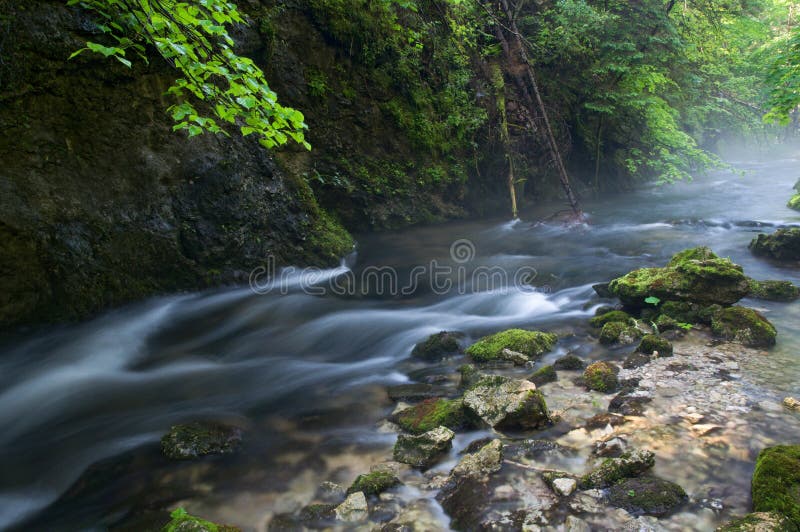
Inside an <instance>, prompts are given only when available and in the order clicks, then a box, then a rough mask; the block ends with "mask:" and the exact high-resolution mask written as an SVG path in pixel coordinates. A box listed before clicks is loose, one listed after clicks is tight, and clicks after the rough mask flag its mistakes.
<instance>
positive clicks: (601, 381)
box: [583, 362, 619, 393]
mask: <svg viewBox="0 0 800 532" xmlns="http://www.w3.org/2000/svg"><path fill="white" fill-rule="evenodd" d="M583 382H584V384H585V385H586V387H587V388H588V389H590V390H595V391H598V392H603V393H609V392H613V391H615V390H616V389H617V387H618V386H619V379H618V378H617V368H616V367H614V366H612V365H611V364H609V363H608V362H595V363H594V364H591V365H589V367H587V368H586V370H584V372H583Z"/></svg>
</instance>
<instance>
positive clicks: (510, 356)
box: [497, 349, 530, 366]
mask: <svg viewBox="0 0 800 532" xmlns="http://www.w3.org/2000/svg"><path fill="white" fill-rule="evenodd" d="M497 358H499V359H501V360H508V361H509V362H511V363H513V364H514V365H515V366H524V365H525V364H527V363H528V361H529V360H530V358H528V356H527V355H523V354H522V353H520V352H519V351H512V350H511V349H503V350H502V351H500V355H499V356H498V357H497Z"/></svg>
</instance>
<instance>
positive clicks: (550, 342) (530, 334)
mask: <svg viewBox="0 0 800 532" xmlns="http://www.w3.org/2000/svg"><path fill="white" fill-rule="evenodd" d="M557 341H558V336H556V335H555V334H552V333H545V332H539V331H525V330H522V329H509V330H507V331H502V332H499V333H496V334H492V335H490V336H484V337H483V338H481V339H480V340H478V341H477V342H475V343H474V344H472V345H471V346H469V347H468V348H467V354H468V355H469V356H470V357H471V358H472V359H473V360H475V361H476V362H489V361H492V360H497V359H499V358H501V355H502V352H503V349H510V350H511V351H516V352H518V353H522V354H523V355H526V356H528V357H530V358H538V357H540V356H542V355H543V354H544V353H546V352H547V351H550V350H551V349H552V348H553V346H554V345H556V342H557Z"/></svg>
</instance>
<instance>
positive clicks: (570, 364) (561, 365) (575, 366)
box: [553, 354, 586, 371]
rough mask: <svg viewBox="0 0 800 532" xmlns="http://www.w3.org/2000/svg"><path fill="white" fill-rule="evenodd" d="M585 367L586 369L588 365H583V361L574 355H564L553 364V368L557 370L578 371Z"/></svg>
mask: <svg viewBox="0 0 800 532" xmlns="http://www.w3.org/2000/svg"><path fill="white" fill-rule="evenodd" d="M584 367H586V364H584V363H583V360H581V359H580V358H578V357H577V356H575V355H573V354H568V355H564V356H563V357H561V358H559V359H558V360H556V361H555V362H553V368H555V369H557V370H564V371H578V370H582V369H583V368H584Z"/></svg>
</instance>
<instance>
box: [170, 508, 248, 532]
mask: <svg viewBox="0 0 800 532" xmlns="http://www.w3.org/2000/svg"><path fill="white" fill-rule="evenodd" d="M170 517H171V520H170V521H169V522H168V523H167V524H165V525H164V527H163V529H162V530H169V531H170V532H242V530H241V529H240V528H238V527H235V526H230V525H220V524H217V523H212V522H211V521H206V520H205V519H201V518H199V517H195V516H193V515H190V514H189V513H187V512H186V510H184V509H183V508H178V509H177V510H174V511H173V512H172V513H171V514H170Z"/></svg>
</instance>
